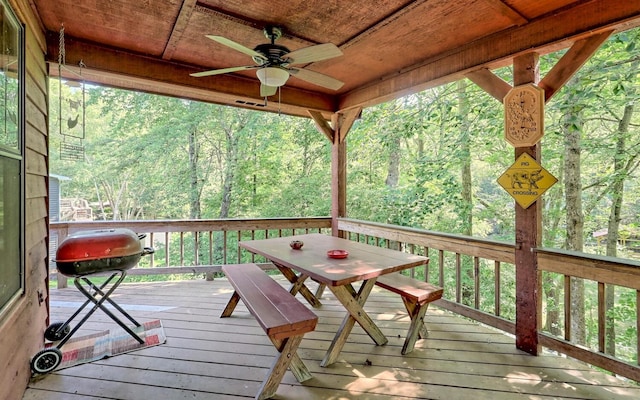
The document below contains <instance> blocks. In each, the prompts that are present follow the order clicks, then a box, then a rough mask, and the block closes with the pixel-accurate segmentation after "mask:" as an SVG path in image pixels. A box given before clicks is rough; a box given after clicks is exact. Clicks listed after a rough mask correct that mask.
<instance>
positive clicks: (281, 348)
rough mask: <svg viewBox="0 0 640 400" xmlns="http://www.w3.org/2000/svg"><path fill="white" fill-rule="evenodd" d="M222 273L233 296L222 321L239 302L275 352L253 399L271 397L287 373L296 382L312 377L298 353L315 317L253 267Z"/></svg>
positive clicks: (225, 268)
mask: <svg viewBox="0 0 640 400" xmlns="http://www.w3.org/2000/svg"><path fill="white" fill-rule="evenodd" d="M222 271H223V272H224V274H225V275H226V276H227V279H228V280H229V283H230V284H231V286H233V288H234V292H233V294H232V295H231V299H229V302H228V303H227V306H226V307H225V309H224V311H223V312H222V315H221V318H225V317H230V316H231V314H232V313H233V311H234V310H235V308H236V305H237V304H238V302H239V300H240V299H242V302H243V303H244V305H245V306H246V307H247V309H248V310H249V312H250V313H251V314H252V315H253V316H254V317H255V319H256V320H257V321H258V324H259V325H260V326H261V327H262V329H263V330H264V331H265V333H266V334H267V336H268V337H269V339H270V340H271V342H272V343H273V345H274V346H275V347H276V349H277V350H278V356H277V357H276V359H275V361H274V363H273V365H272V366H271V369H270V370H269V373H268V375H267V377H266V378H265V380H264V381H263V383H262V386H261V387H260V390H259V391H258V394H257V395H256V397H255V398H256V399H268V398H271V397H273V396H274V395H275V393H276V391H277V389H278V386H279V385H280V382H281V381H282V378H283V376H284V373H285V372H286V370H287V369H290V370H291V372H292V373H293V375H294V376H295V377H296V379H297V380H298V381H299V382H304V381H306V380H308V379H310V378H311V373H310V372H309V370H308V369H307V367H306V366H305V365H304V363H303V362H302V360H301V359H300V358H299V357H298V355H297V349H298V345H299V344H300V342H301V341H302V338H303V336H304V334H305V333H307V332H311V331H313V330H314V329H315V327H316V324H317V322H318V316H317V315H316V314H314V313H313V312H312V311H311V310H309V309H308V308H307V307H306V306H305V305H304V304H302V303H301V302H300V301H298V299H296V298H295V297H294V296H293V295H291V293H289V292H288V291H287V289H285V288H284V287H283V286H281V285H280V284H279V283H278V282H276V281H275V280H273V279H272V278H271V277H270V276H269V275H267V273H266V272H265V271H264V270H262V269H261V268H260V267H259V266H258V265H256V264H229V265H224V266H222Z"/></svg>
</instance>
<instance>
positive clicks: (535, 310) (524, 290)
mask: <svg viewBox="0 0 640 400" xmlns="http://www.w3.org/2000/svg"><path fill="white" fill-rule="evenodd" d="M513 74H514V77H513V83H514V86H519V85H523V84H527V83H537V82H538V81H539V79H540V73H539V63H538V54H536V53H528V54H524V55H522V56H518V57H516V58H515V59H514V62H513ZM525 152H526V153H528V154H529V155H530V156H532V157H533V158H534V159H535V160H537V161H540V155H541V145H540V143H537V144H535V145H533V146H531V147H517V148H516V149H515V159H517V158H518V157H519V156H520V155H521V154H522V153H525ZM541 203H542V201H541V200H540V199H538V200H537V201H536V202H534V203H533V204H532V205H531V206H529V207H528V208H526V209H525V208H522V207H521V206H520V205H519V204H518V203H516V205H515V207H516V237H515V240H516V250H515V263H516V347H517V348H518V349H520V350H523V351H526V352H527V353H530V354H533V355H538V354H539V353H540V350H541V347H540V344H539V342H538V327H539V326H540V321H541V319H540V315H541V307H540V304H541V303H540V293H539V289H540V273H539V271H538V255H537V253H536V252H535V251H534V250H535V248H536V247H538V245H539V243H541V239H542V206H541Z"/></svg>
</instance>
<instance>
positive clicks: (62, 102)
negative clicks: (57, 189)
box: [58, 25, 85, 161]
mask: <svg viewBox="0 0 640 400" xmlns="http://www.w3.org/2000/svg"><path fill="white" fill-rule="evenodd" d="M78 67H79V70H78V72H77V73H76V72H74V71H73V70H71V69H70V68H67V67H66V54H65V45H64V25H63V26H62V27H61V28H60V36H59V51H58V78H59V80H60V84H59V85H58V109H59V114H58V123H59V132H60V135H62V142H60V159H61V160H69V161H82V160H84V143H83V140H84V138H85V83H84V80H83V79H82V68H83V67H85V64H84V63H83V62H82V60H81V61H80V62H79V63H78ZM63 69H64V71H65V72H67V73H71V74H72V75H75V76H77V78H78V79H77V80H74V79H71V80H67V81H65V82H63V80H62V70H63ZM63 83H64V85H66V86H67V87H68V89H65V93H64V94H63Z"/></svg>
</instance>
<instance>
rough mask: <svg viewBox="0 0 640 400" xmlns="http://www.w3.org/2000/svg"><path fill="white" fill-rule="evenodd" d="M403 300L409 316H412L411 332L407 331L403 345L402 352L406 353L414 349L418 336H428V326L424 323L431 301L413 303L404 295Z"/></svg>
mask: <svg viewBox="0 0 640 400" xmlns="http://www.w3.org/2000/svg"><path fill="white" fill-rule="evenodd" d="M402 301H403V302H404V305H405V308H406V309H407V312H408V313H409V317H410V318H411V325H410V326H409V332H407V338H406V339H405V341H404V345H403V346H402V354H403V355H404V354H408V353H411V352H412V351H413V348H414V347H415V345H416V341H417V340H418V338H420V339H425V338H426V337H427V334H428V331H427V328H426V326H425V325H424V316H425V315H426V313H427V308H428V307H429V303H424V304H422V305H421V304H417V303H412V302H410V301H408V300H407V299H405V298H404V297H403V298H402Z"/></svg>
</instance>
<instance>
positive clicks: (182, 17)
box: [162, 0, 197, 60]
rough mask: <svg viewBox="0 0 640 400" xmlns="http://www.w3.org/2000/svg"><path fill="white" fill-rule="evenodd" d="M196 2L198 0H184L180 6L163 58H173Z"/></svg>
mask: <svg viewBox="0 0 640 400" xmlns="http://www.w3.org/2000/svg"><path fill="white" fill-rule="evenodd" d="M196 2H197V0H184V1H183V2H182V7H180V12H179V13H178V18H176V22H175V24H173V29H172V30H171V36H169V41H168V42H167V45H166V46H165V48H164V51H163V52H162V59H163V60H171V58H173V54H174V53H175V51H176V49H177V48H178V42H179V41H180V38H181V37H182V34H183V33H184V30H185V29H186V28H187V24H188V23H189V19H190V18H191V14H193V10H194V8H195V6H196Z"/></svg>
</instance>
